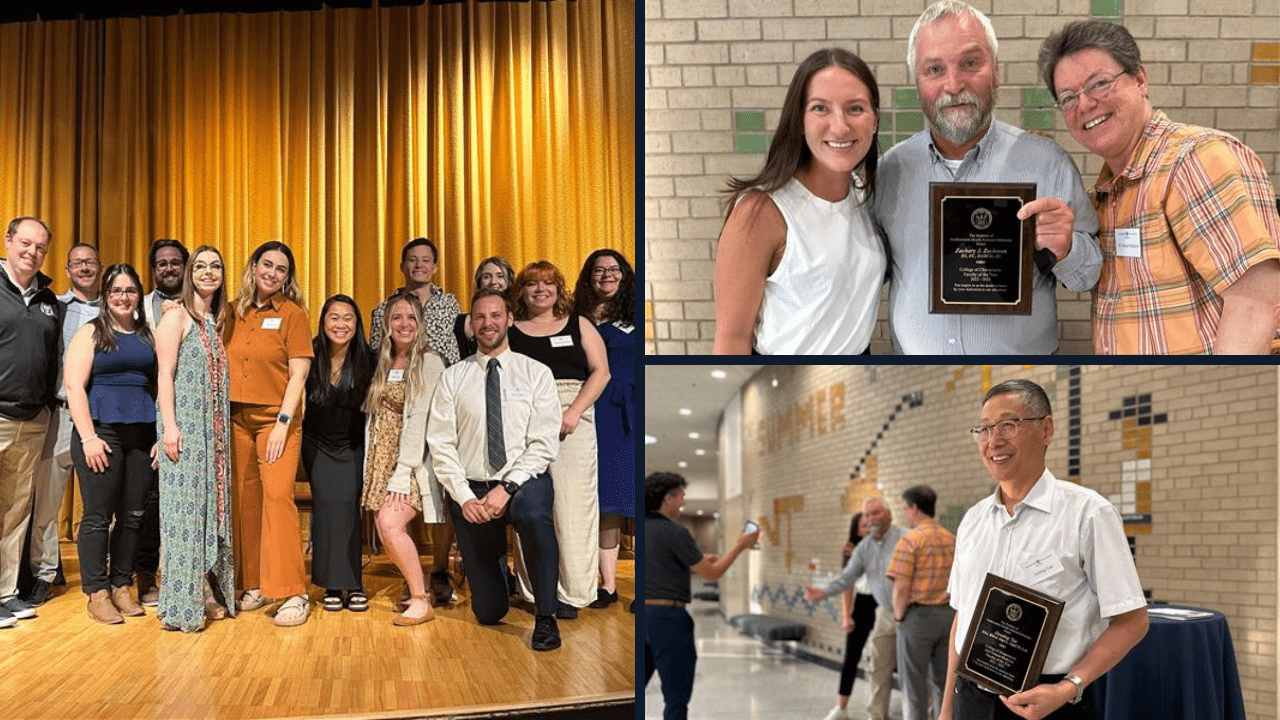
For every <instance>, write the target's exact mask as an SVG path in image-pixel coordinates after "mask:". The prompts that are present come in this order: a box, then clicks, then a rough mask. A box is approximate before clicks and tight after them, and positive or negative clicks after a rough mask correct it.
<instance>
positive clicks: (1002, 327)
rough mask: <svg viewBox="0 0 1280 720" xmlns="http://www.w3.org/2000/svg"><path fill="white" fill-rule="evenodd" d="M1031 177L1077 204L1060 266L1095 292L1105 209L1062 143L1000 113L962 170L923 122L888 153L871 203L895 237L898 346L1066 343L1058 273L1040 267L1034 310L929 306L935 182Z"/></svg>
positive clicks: (1009, 349)
mask: <svg viewBox="0 0 1280 720" xmlns="http://www.w3.org/2000/svg"><path fill="white" fill-rule="evenodd" d="M930 182H1031V183H1035V184H1036V197H1046V196H1051V197H1056V198H1061V199H1063V200H1065V201H1066V202H1067V204H1068V205H1070V206H1071V209H1072V211H1074V212H1075V233H1074V237H1073V239H1072V243H1071V251H1070V252H1069V253H1068V254H1067V256H1066V257H1065V258H1063V259H1062V261H1061V262H1059V263H1058V264H1057V265H1056V266H1054V268H1053V275H1055V276H1057V279H1058V281H1060V282H1061V283H1062V284H1063V285H1065V286H1066V288H1067V289H1068V290H1071V291H1073V292H1083V291H1086V290H1092V289H1093V287H1094V285H1096V284H1097V282H1098V274H1099V273H1100V272H1101V270H1102V251H1101V250H1099V249H1098V216H1097V214H1096V213H1095V212H1094V209H1093V204H1092V203H1090V202H1089V197H1088V195H1086V194H1085V190H1084V184H1083V183H1082V182H1081V181H1080V173H1079V172H1078V171H1077V170H1076V166H1075V165H1074V164H1073V163H1072V162H1071V158H1070V157H1069V156H1068V155H1067V154H1066V152H1064V151H1063V149H1062V148H1061V147H1059V146H1058V144H1057V143H1055V142H1053V141H1052V140H1048V139H1046V138H1042V137H1039V136H1037V135H1032V134H1030V133H1026V132H1023V131H1022V130H1019V129H1018V128H1015V127H1013V126H1012V125H1008V124H1006V123H1002V122H999V121H992V123H991V128H990V129H989V130H988V131H987V133H986V134H985V135H984V136H983V138H982V139H981V140H979V141H978V144H977V146H976V147H974V148H973V149H972V150H970V151H969V152H968V153H967V154H966V155H965V157H964V160H963V161H962V162H961V164H960V167H959V168H958V169H957V170H956V172H955V173H954V175H953V174H952V172H951V169H950V168H948V167H947V166H946V164H945V163H944V162H943V160H942V155H941V153H939V152H938V150H937V149H936V148H935V147H934V144H933V137H932V135H930V132H929V131H928V130H922V131H921V132H919V133H916V134H915V135H913V136H912V137H911V138H910V139H908V140H906V141H905V142H902V143H899V144H898V145H895V146H894V147H893V148H891V149H890V150H889V152H888V153H886V154H885V156H884V158H883V159H882V160H881V161H880V164H879V169H878V172H877V175H876V189H875V198H874V203H873V205H872V208H871V214H872V218H873V219H874V220H875V222H876V225H877V226H878V228H879V230H880V232H881V234H883V235H884V236H885V238H886V239H887V244H888V246H889V258H890V263H891V264H890V268H891V279H890V286H889V324H890V329H891V330H892V335H893V351H894V352H895V353H897V354H904V353H906V354H935V355H964V354H1018V355H1047V354H1050V353H1052V352H1054V351H1055V350H1057V348H1058V322H1057V320H1058V303H1057V298H1056V296H1055V294H1054V284H1055V283H1054V280H1053V277H1051V276H1049V275H1045V274H1044V273H1042V272H1040V271H1039V269H1036V270H1035V271H1034V273H1035V277H1036V281H1035V288H1034V290H1033V294H1032V308H1031V314H1030V315H932V314H930V313H929V253H928V252H927V247H928V241H929V212H928V210H927V209H926V208H928V207H929V183H930Z"/></svg>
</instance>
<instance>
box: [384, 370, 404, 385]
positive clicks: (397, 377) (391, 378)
mask: <svg viewBox="0 0 1280 720" xmlns="http://www.w3.org/2000/svg"><path fill="white" fill-rule="evenodd" d="M401 380H404V370H403V369H400V370H392V371H391V372H389V373H387V382H400V381H401Z"/></svg>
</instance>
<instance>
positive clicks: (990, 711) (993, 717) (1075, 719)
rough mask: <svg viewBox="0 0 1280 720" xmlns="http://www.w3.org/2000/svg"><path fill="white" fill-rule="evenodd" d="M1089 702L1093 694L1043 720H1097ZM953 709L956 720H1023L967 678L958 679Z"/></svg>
mask: <svg viewBox="0 0 1280 720" xmlns="http://www.w3.org/2000/svg"><path fill="white" fill-rule="evenodd" d="M1061 681H1062V676H1061V675H1041V676H1040V684H1045V683H1055V682H1061ZM1090 700H1091V698H1090V693H1087V692H1086V693H1085V694H1084V699H1083V700H1081V701H1080V704H1079V705H1072V704H1070V703H1068V704H1066V705H1063V706H1062V707H1060V708H1058V709H1057V710H1054V711H1053V712H1052V713H1049V715H1047V716H1046V717H1045V718H1044V720H1094V713H1093V704H1092V703H1091V702H1090ZM952 708H953V711H952V713H951V717H952V719H953V720H1021V718H1019V717H1018V716H1017V715H1015V714H1014V713H1013V712H1012V711H1010V710H1009V708H1007V707H1005V706H1004V703H1002V702H1000V696H998V695H995V694H993V693H989V692H986V691H985V690H981V689H979V688H978V686H977V685H974V684H973V683H972V682H969V681H968V680H966V679H964V678H956V696H955V698H953V705H952Z"/></svg>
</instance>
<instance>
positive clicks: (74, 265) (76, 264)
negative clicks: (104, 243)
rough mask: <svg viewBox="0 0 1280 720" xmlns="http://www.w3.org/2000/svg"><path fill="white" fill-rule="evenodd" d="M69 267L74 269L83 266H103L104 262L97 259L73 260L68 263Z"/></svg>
mask: <svg viewBox="0 0 1280 720" xmlns="http://www.w3.org/2000/svg"><path fill="white" fill-rule="evenodd" d="M67 267H69V268H73V269H75V268H82V267H87V268H96V267H102V263H100V262H98V261H97V260H72V261H70V262H68V263H67Z"/></svg>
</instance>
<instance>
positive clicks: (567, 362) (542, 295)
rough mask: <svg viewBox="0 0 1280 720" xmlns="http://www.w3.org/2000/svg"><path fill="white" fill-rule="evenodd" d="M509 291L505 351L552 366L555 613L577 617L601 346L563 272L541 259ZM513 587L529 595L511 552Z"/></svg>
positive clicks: (586, 577) (595, 549) (592, 577)
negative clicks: (556, 418) (557, 414)
mask: <svg viewBox="0 0 1280 720" xmlns="http://www.w3.org/2000/svg"><path fill="white" fill-rule="evenodd" d="M511 292H512V294H513V295H514V302H513V303H512V304H513V305H514V306H515V316H516V324H515V326H513V327H512V328H511V330H510V331H509V332H508V334H507V337H508V341H509V342H510V345H511V349H512V350H514V351H515V352H518V353H521V354H524V355H528V356H529V357H532V358H534V359H535V360H538V361H539V362H541V363H543V364H544V365H546V366H547V367H549V368H551V373H552V375H554V376H555V378H556V388H557V389H558V390H559V393H560V407H561V410H562V412H563V413H564V415H563V419H562V420H561V424H560V452H559V453H558V454H557V456H556V459H555V461H554V462H552V463H551V481H552V483H553V484H554V486H555V491H556V492H555V503H554V505H553V512H554V514H555V525H556V539H558V540H559V541H560V585H559V588H558V595H559V600H560V611H559V612H558V613H557V617H559V618H562V619H569V618H573V617H576V616H577V608H581V607H586V606H587V605H590V604H591V603H592V602H594V601H595V600H596V571H597V569H598V567H599V562H600V553H599V529H600V498H599V493H598V490H597V487H596V427H595V410H594V407H593V406H594V404H595V401H596V399H597V398H599V397H600V393H601V392H603V391H604V388H605V386H606V385H607V384H608V383H609V361H608V352H607V350H606V349H605V346H604V341H603V340H601V339H600V333H599V332H597V331H596V329H595V326H594V325H593V324H592V323H591V320H590V319H588V318H585V317H580V316H579V315H577V314H576V313H574V312H572V308H573V299H572V298H571V297H570V296H569V293H568V291H567V290H566V289H565V281H564V275H563V274H562V273H561V272H560V270H559V269H558V268H557V267H556V266H555V265H552V264H551V263H549V262H547V261H545V260H543V261H540V262H536V263H533V264H531V265H529V266H528V267H526V268H525V269H524V270H523V271H521V272H520V275H519V277H517V278H516V282H515V286H514V287H513V288H512V290H511ZM516 558H517V561H516V569H517V574H518V575H519V577H520V591H521V594H522V595H524V596H525V599H527V600H532V599H533V593H532V590H531V588H532V586H531V585H530V584H529V582H528V578H527V576H526V574H525V573H524V572H523V567H521V565H522V563H521V561H520V559H519V558H520V554H519V553H516Z"/></svg>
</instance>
